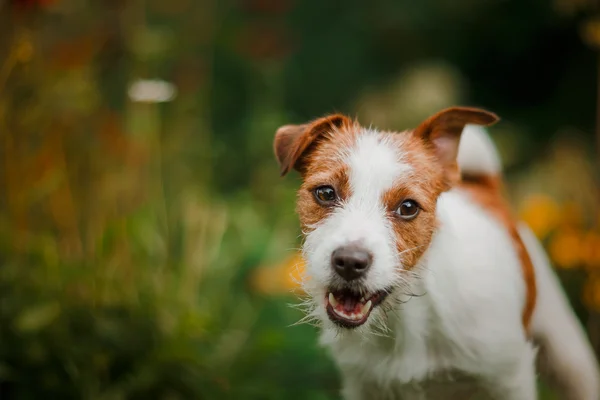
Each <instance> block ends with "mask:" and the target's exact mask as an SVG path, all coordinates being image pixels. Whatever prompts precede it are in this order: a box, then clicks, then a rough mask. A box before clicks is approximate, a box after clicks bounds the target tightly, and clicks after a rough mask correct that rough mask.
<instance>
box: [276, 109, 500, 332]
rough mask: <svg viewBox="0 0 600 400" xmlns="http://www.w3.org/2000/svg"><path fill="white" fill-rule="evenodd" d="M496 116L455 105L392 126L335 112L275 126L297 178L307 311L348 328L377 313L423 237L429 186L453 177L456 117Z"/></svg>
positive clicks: (419, 251)
mask: <svg viewBox="0 0 600 400" xmlns="http://www.w3.org/2000/svg"><path fill="white" fill-rule="evenodd" d="M496 120H497V117H496V116H495V115H494V114H492V113H489V112H487V111H483V110H479V109H472V108H460V107H455V108H450V109H446V110H444V111H441V112H439V113H438V114H435V115H434V116H432V117H430V118H429V119H427V120H426V121H424V122H423V123H422V124H420V125H419V126H418V127H417V128H416V129H414V130H409V131H404V132H401V133H395V132H380V131H377V130H373V129H370V128H364V127H361V126H360V125H359V124H358V123H357V122H355V121H352V120H351V119H349V118H348V117H346V116H343V115H331V116H328V117H324V118H320V119H317V120H315V121H312V122H310V123H307V124H304V125H286V126H283V127H281V128H279V129H278V130H277V133H276V135H275V142H274V147H275V154H276V157H277V160H278V161H279V164H280V166H281V174H282V175H285V174H286V173H288V172H289V171H290V170H291V169H296V170H297V171H299V172H300V175H301V176H302V179H303V182H302V186H301V187H300V190H299V192H298V203H297V212H298V215H299V217H300V222H301V225H302V230H303V233H304V235H305V242H304V246H303V252H304V258H305V260H306V264H307V267H306V272H307V277H306V282H305V286H306V289H307V292H308V294H309V295H310V296H311V303H312V306H313V308H312V310H311V312H312V314H313V316H315V317H317V318H318V319H320V320H321V321H322V322H324V323H329V322H327V321H331V322H333V323H334V324H336V325H337V326H339V327H342V328H355V327H358V326H361V325H363V324H367V323H368V322H369V321H370V320H376V319H377V316H378V315H379V316H381V315H382V314H381V313H382V311H380V310H379V308H380V307H378V306H381V305H382V304H385V303H386V301H388V300H387V298H388V295H389V294H390V293H392V292H394V290H395V289H396V288H399V287H402V286H403V285H406V284H407V280H409V279H410V276H411V275H410V271H411V270H412V269H413V268H414V267H415V266H416V265H417V264H418V262H419V260H420V258H421V256H422V255H423V253H424V252H425V251H426V250H427V248H428V246H429V244H430V242H431V239H432V236H433V233H434V231H435V229H436V202H437V198H438V196H439V195H440V194H441V193H442V192H444V191H446V190H448V189H450V188H451V187H452V186H453V184H455V183H456V182H457V181H458V180H459V179H460V173H459V170H458V166H457V163H456V156H457V152H458V145H459V139H460V135H461V133H462V130H463V128H464V126H465V125H466V124H478V125H490V124H492V123H494V122H496Z"/></svg>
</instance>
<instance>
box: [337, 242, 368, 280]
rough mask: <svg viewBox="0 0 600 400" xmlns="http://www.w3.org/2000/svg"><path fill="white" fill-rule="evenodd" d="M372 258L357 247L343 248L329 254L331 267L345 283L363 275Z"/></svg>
mask: <svg viewBox="0 0 600 400" xmlns="http://www.w3.org/2000/svg"><path fill="white" fill-rule="evenodd" d="M372 261H373V256H372V255H371V253H369V252H368V251H366V250H365V249H364V248H362V247H360V246H358V245H348V246H343V247H340V248H338V249H337V250H335V251H334V252H333V253H332V254H331V265H332V266H333V269H334V270H335V272H337V273H338V274H339V275H340V276H341V277H342V278H344V279H345V280H347V281H351V280H354V279H358V278H360V277H361V276H363V275H365V274H366V272H367V271H368V269H369V267H370V266H371V262H372Z"/></svg>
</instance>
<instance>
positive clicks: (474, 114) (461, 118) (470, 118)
mask: <svg viewBox="0 0 600 400" xmlns="http://www.w3.org/2000/svg"><path fill="white" fill-rule="evenodd" d="M497 121H499V118H498V116H497V115H496V114H494V113H491V112H489V111H485V110H481V109H478V108H468V107H452V108H447V109H445V110H442V111H440V112H439V113H437V114H435V115H433V116H431V117H429V118H428V119H427V120H425V121H424V122H423V123H421V125H419V126H418V127H417V129H415V130H414V131H413V134H414V135H415V136H417V137H418V138H420V139H421V140H424V141H425V142H426V144H427V145H428V146H429V147H430V148H432V149H433V151H434V153H435V155H436V157H437V159H438V161H439V163H440V164H441V167H442V168H443V171H444V179H445V181H446V185H447V188H446V189H449V188H450V187H451V186H452V185H453V184H455V183H456V182H458V180H459V179H460V172H459V169H458V165H457V163H456V157H457V155H458V144H459V142H460V136H461V134H462V131H463V129H464V127H465V125H467V124H475V125H483V126H489V125H492V124H494V123H496V122H497Z"/></svg>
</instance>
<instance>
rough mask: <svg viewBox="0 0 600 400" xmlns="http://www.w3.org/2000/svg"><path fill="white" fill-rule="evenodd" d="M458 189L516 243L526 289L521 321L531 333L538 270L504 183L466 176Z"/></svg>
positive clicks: (493, 177)
mask: <svg viewBox="0 0 600 400" xmlns="http://www.w3.org/2000/svg"><path fill="white" fill-rule="evenodd" d="M458 188H460V189H463V190H465V191H466V192H468V193H469V195H470V196H471V198H472V199H473V200H474V201H475V202H476V203H477V204H479V205H480V206H481V207H482V208H484V209H485V210H486V211H488V212H489V213H490V214H492V215H493V216H494V217H495V218H496V219H497V220H498V221H499V222H500V223H501V224H502V225H503V226H504V227H505V228H506V229H507V231H508V232H509V234H510V236H511V238H512V240H513V244H514V246H515V249H516V250H517V255H518V256H519V260H520V261H521V268H522V270H523V279H524V280H525V287H526V290H527V294H526V296H527V297H526V301H525V305H524V307H523V318H522V322H523V327H524V328H525V332H527V333H529V327H530V323H531V317H532V315H533V311H534V309H535V303H536V300H537V287H536V281H535V271H534V269H533V263H532V262H531V258H530V257H529V253H528V252H527V249H526V248H525V244H524V243H523V241H522V240H521V236H520V235H519V231H518V230H517V225H516V222H515V221H516V220H515V219H514V218H513V216H512V213H511V211H510V207H509V206H508V204H507V203H506V201H505V200H504V196H503V193H502V191H503V189H502V180H501V178H500V177H499V176H477V177H469V176H467V177H464V178H463V181H462V182H460V183H459V185H458Z"/></svg>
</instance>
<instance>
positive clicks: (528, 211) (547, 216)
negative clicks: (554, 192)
mask: <svg viewBox="0 0 600 400" xmlns="http://www.w3.org/2000/svg"><path fill="white" fill-rule="evenodd" d="M521 219H522V220H523V221H524V222H526V223H527V225H529V227H530V228H531V229H532V230H533V232H534V233H535V234H536V236H537V237H538V238H545V237H546V236H547V235H548V234H549V233H550V231H552V229H554V228H555V227H556V225H557V224H558V219H559V207H558V205H557V204H556V202H555V201H554V199H552V198H551V197H549V196H546V195H543V194H535V195H531V196H529V197H527V198H526V199H525V200H524V202H523V204H522V206H521Z"/></svg>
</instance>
